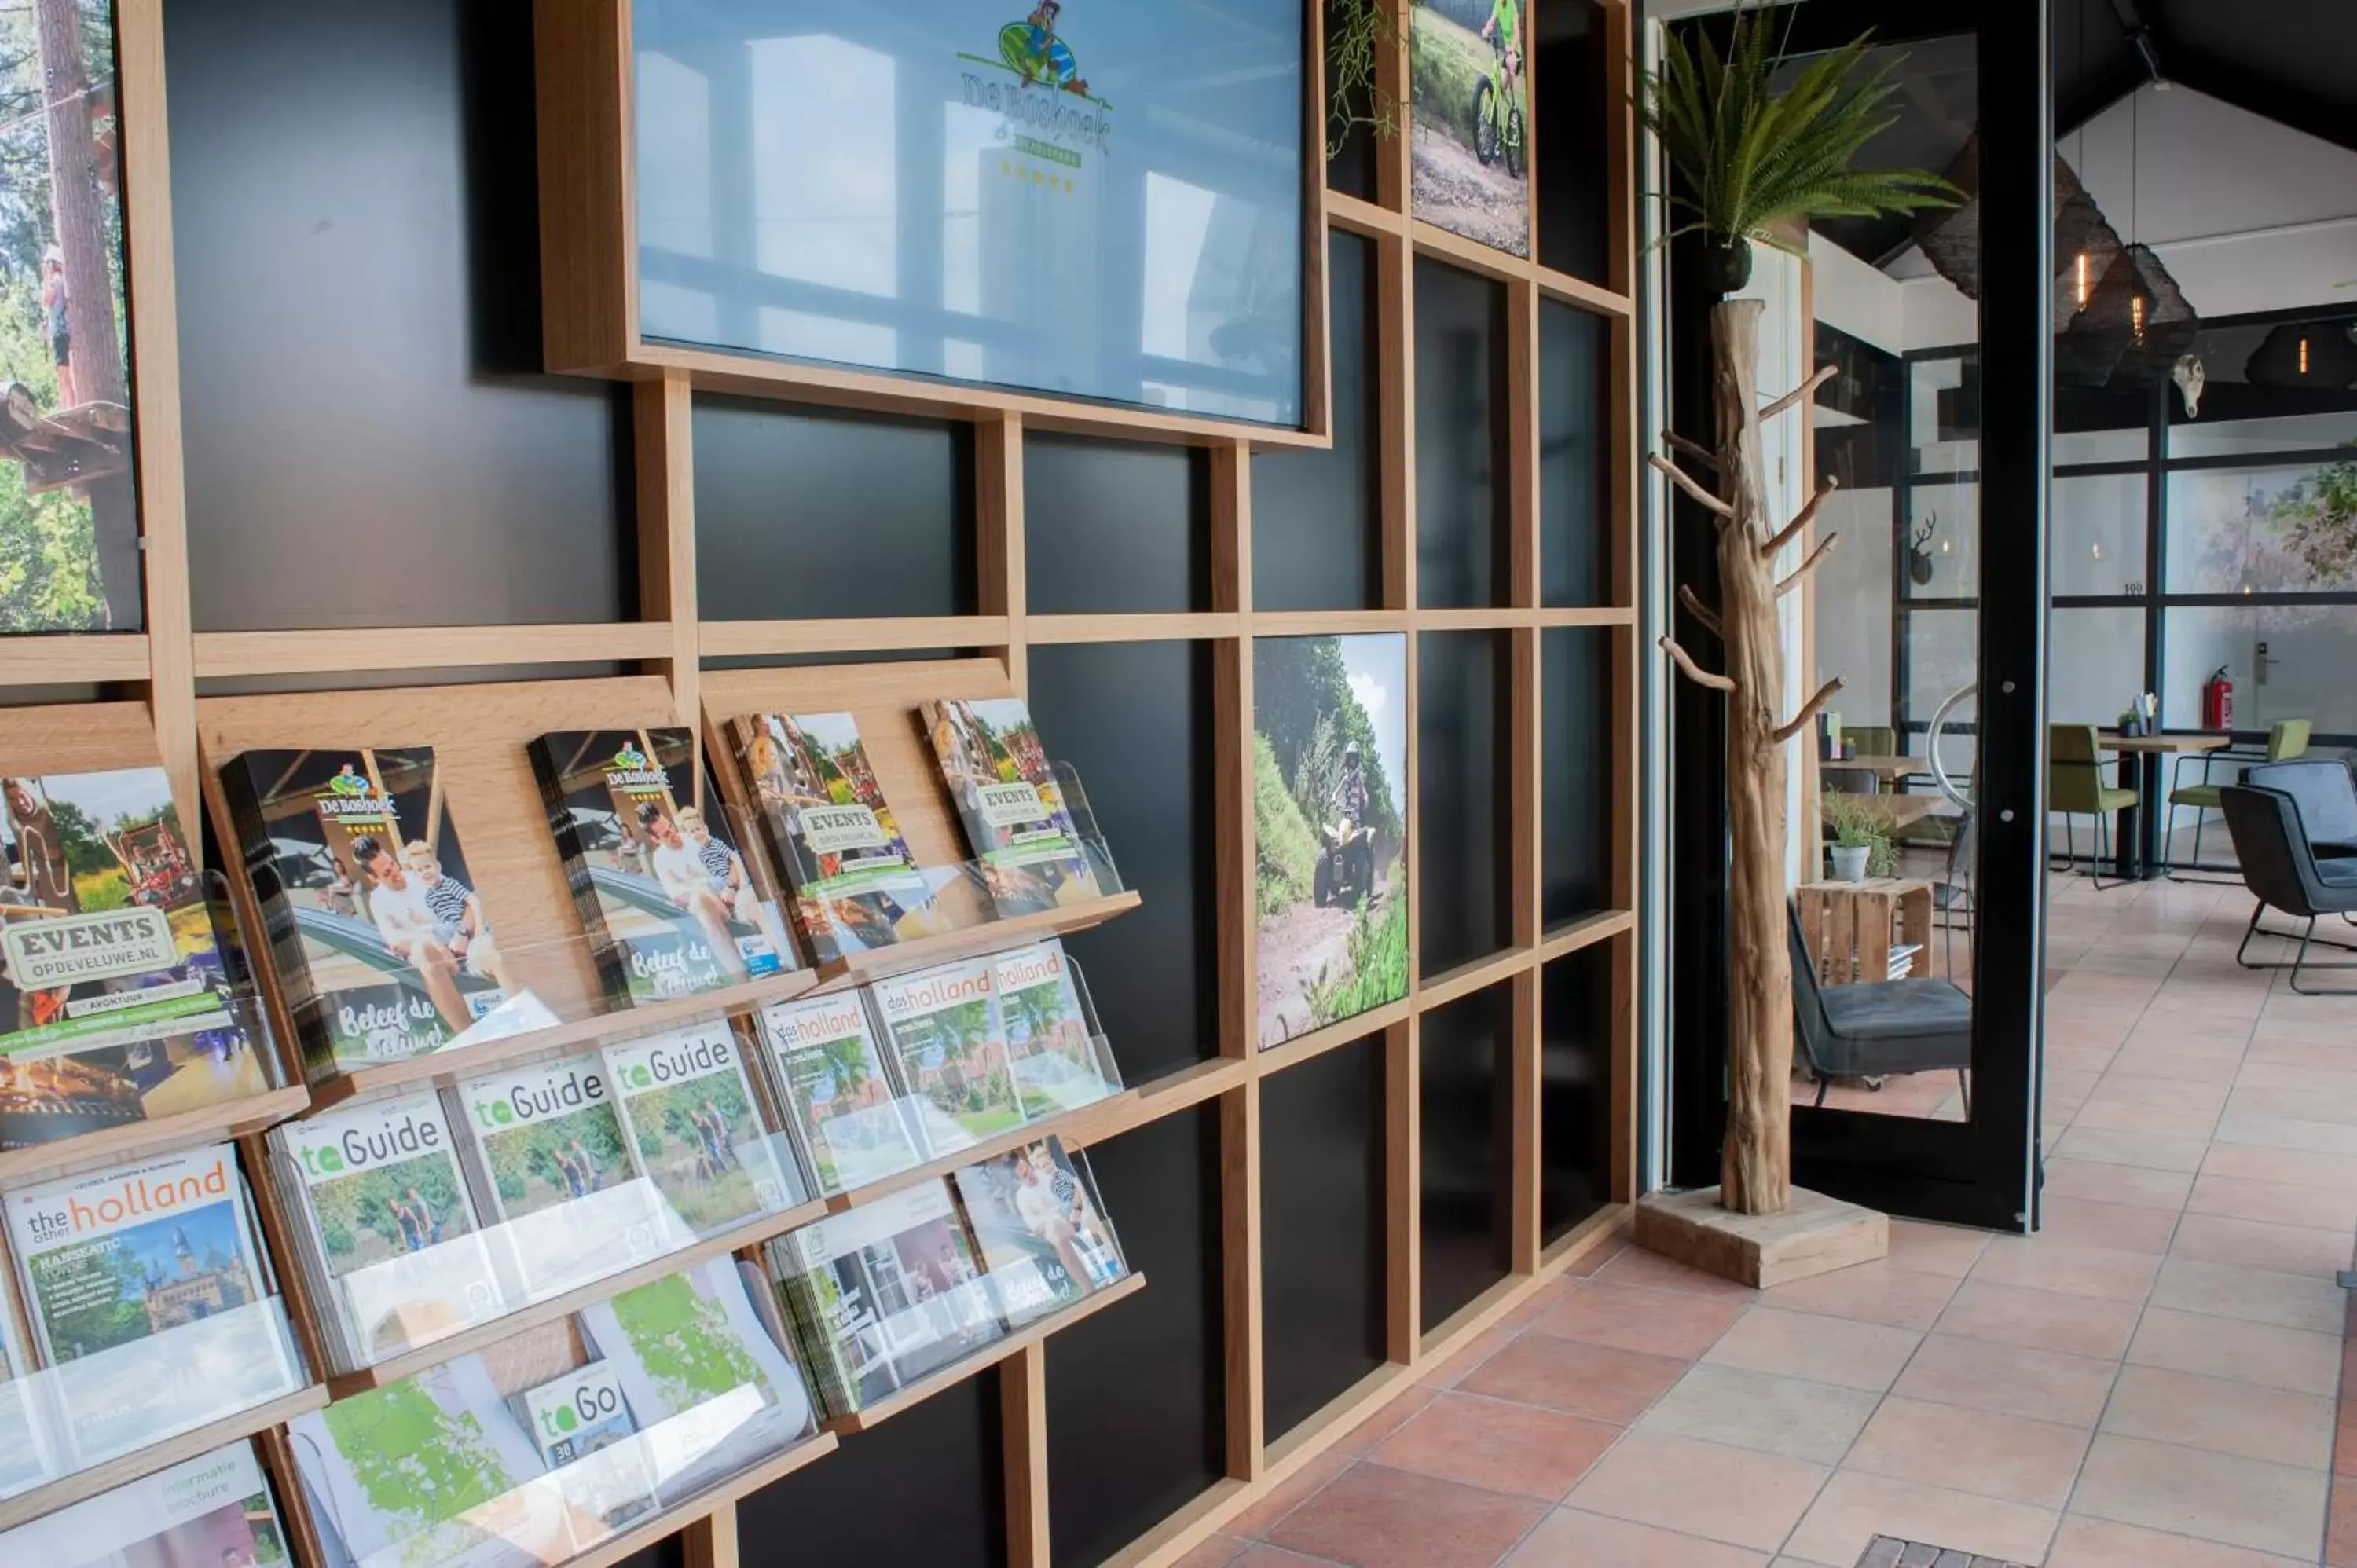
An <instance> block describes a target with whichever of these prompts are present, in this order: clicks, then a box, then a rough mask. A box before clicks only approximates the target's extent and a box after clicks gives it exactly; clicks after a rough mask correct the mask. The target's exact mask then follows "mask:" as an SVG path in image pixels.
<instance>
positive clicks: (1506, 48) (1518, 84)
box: [1049, 0, 1523, 103]
mask: <svg viewBox="0 0 2357 1568" xmlns="http://www.w3.org/2000/svg"><path fill="white" fill-rule="evenodd" d="M1049 4H1050V5H1052V4H1054V0H1049ZM1522 23H1523V0H1490V19H1489V20H1488V21H1486V22H1484V23H1482V24H1481V37H1482V38H1485V39H1491V40H1493V41H1495V42H1496V44H1497V45H1498V47H1499V48H1500V50H1501V51H1502V52H1503V54H1504V56H1505V64H1506V102H1509V103H1516V102H1521V101H1522V96H1523V27H1522Z"/></svg>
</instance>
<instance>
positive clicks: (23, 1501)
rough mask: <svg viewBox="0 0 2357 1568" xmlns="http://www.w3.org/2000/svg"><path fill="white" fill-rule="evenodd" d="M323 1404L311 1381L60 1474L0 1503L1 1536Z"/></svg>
mask: <svg viewBox="0 0 2357 1568" xmlns="http://www.w3.org/2000/svg"><path fill="white" fill-rule="evenodd" d="M327 1402H328V1391H327V1390H326V1389H325V1388H323V1387H321V1386H320V1385H318V1384H317V1383H314V1384H312V1385H311V1386H310V1387H309V1388H307V1389H297V1390H296V1391H295V1392H293V1393H291V1394H286V1395H284V1396H283V1397H281V1398H278V1399H274V1400H272V1401H270V1402H268V1403H266V1404H258V1405H255V1406H254V1407H253V1409H251V1410H242V1411H240V1412H237V1413H236V1414H235V1415H231V1416H225V1417H223V1418H222V1419H221V1420H220V1421H216V1422H212V1423H209V1424H207V1425H204V1426H199V1427H197V1428H196V1429H195V1430H193V1431H189V1432H183V1433H182V1434H179V1435H178V1437H167V1438H166V1439H165V1440H164V1441H163V1442H161V1443H154V1444H148V1445H147V1446H146V1447H145V1448H140V1449H136V1450H134V1451H133V1452H131V1453H129V1454H125V1455H122V1456H120V1457H119V1458H114V1459H109V1460H108V1461H106V1463H104V1464H102V1465H93V1466H91V1467H90V1468H88V1469H87V1470H77V1471H75V1472H74V1473H73V1474H72V1475H70V1476H60V1477H58V1478H57V1479H56V1480H54V1481H51V1482H49V1483H48V1484H47V1485H45V1486H39V1487H34V1488H33V1489H32V1490H31V1491H29V1492H20V1493H18V1494H17V1495H16V1496H15V1497H13V1498H9V1499H8V1500H7V1501H5V1502H0V1532H5V1531H7V1530H14V1529H16V1527H17V1526H18V1525H20V1524H23V1523H25V1522H26V1521H27V1520H36V1519H38V1518H40V1517H41V1516H42V1515H43V1514H48V1513H55V1512H56V1511H57V1510H58V1509H61V1508H64V1507H66V1506H67V1505H68V1504H70V1503H78V1502H81V1501H82V1500H83V1499H84V1498H94V1497H96V1496H98V1495H99V1494H100V1493H101V1492H106V1491H112V1490H113V1489H114V1488H115V1487H120V1486H123V1485H124V1484H126V1483H128V1482H131V1481H135V1480H137V1479H139V1477H142V1476H152V1475H154V1474H155V1473H156V1471H158V1470H168V1469H170V1468H171V1467H172V1466H175V1465H178V1464H179V1463H180V1462H181V1461H182V1460H185V1459H194V1458H196V1457H197V1456H198V1455H200V1454H210V1453H211V1452H212V1451H213V1450H214V1449H216V1448H219V1447H221V1446H222V1445H223V1444H230V1443H235V1442H237V1441H239V1440H240V1439H242V1438H247V1437H252V1436H253V1435H254V1434H256V1433H262V1432H267V1431H269V1430H270V1429H271V1428H272V1427H274V1426H278V1425H281V1424H283V1423H286V1422H290V1421H292V1420H294V1419H295V1418H296V1416H298V1415H301V1414H303V1413H304V1412H306V1411H314V1410H317V1409H318V1408H319V1407H321V1406H322V1405H324V1404H326V1403H327Z"/></svg>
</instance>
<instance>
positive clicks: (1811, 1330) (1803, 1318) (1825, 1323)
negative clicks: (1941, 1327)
mask: <svg viewBox="0 0 2357 1568" xmlns="http://www.w3.org/2000/svg"><path fill="white" fill-rule="evenodd" d="M1922 1337H1923V1336H1922V1335H1921V1333H1920V1332H1918V1331H1917V1330H1915V1329H1911V1328H1892V1327H1889V1326H1886V1325H1884V1324H1879V1323H1854V1322H1851V1321H1849V1320H1848V1319H1846V1318H1839V1317H1820V1316H1817V1315H1816V1314H1814V1313H1803V1312H1780V1311H1778V1310H1776V1309H1775V1308H1773V1307H1764V1306H1762V1307H1754V1308H1752V1310H1751V1311H1749V1312H1748V1313H1746V1314H1744V1316H1743V1317H1742V1319H1741V1321H1739V1322H1738V1323H1737V1324H1736V1325H1735V1326H1734V1327H1732V1328H1730V1329H1728V1330H1727V1332H1726V1333H1725V1334H1723V1335H1721V1336H1720V1337H1719V1340H1718V1343H1717V1344H1716V1345H1713V1346H1712V1347H1711V1348H1710V1352H1709V1354H1708V1355H1706V1356H1705V1357H1704V1358H1703V1359H1704V1360H1705V1361H1706V1362H1707V1363H1709V1364H1711V1365H1713V1366H1720V1367H1741V1368H1743V1369H1746V1370H1747V1371H1753V1372H1769V1373H1772V1374H1774V1375H1776V1376H1779V1377H1791V1378H1807V1379H1809V1380H1813V1381H1815V1382H1820V1383H1834V1384H1836V1385H1838V1386H1840V1387H1842V1388H1848V1389H1865V1390H1867V1391H1870V1392H1874V1393H1880V1392H1882V1391H1884V1390H1886V1389H1888V1388H1889V1387H1890V1385H1891V1382H1892V1381H1893V1380H1895V1379H1896V1378H1897V1377H1898V1376H1899V1372H1900V1369H1901V1368H1902V1367H1904V1366H1906V1364H1907V1358H1908V1357H1909V1356H1910V1355H1912V1354H1913V1353H1914V1350H1915V1346H1916V1344H1917V1342H1918V1341H1920V1340H1921V1338H1922Z"/></svg>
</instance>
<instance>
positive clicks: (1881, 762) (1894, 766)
mask: <svg viewBox="0 0 2357 1568" xmlns="http://www.w3.org/2000/svg"><path fill="white" fill-rule="evenodd" d="M1817 768H1818V769H1819V770H1820V771H1822V772H1826V773H1831V772H1834V771H1835V770H1836V769H1841V768H1846V769H1848V770H1849V771H1850V772H1852V773H1876V774H1879V775H1881V776H1882V777H1883V778H1885V779H1906V778H1910V777H1911V776H1912V775H1914V774H1918V773H1929V772H1931V771H1932V759H1931V758H1930V757H1824V758H1821V759H1820V760H1819V761H1818V763H1817Z"/></svg>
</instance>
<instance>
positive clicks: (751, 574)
mask: <svg viewBox="0 0 2357 1568" xmlns="http://www.w3.org/2000/svg"><path fill="white" fill-rule="evenodd" d="M694 439H695V576H696V587H695V591H696V596H697V607H698V608H699V609H700V610H701V611H702V613H703V615H704V618H705V619H706V620H783V619H788V618H804V617H807V618H813V619H825V618H832V617H835V616H950V615H972V614H973V613H974V593H975V588H974V582H975V579H974V427H973V426H972V425H968V424H946V423H942V422H937V421H933V420H922V419H891V418H887V417H885V416H883V415H880V414H860V415H856V416H853V415H848V414H836V413H825V412H823V411H821V410H818V409H812V408H799V407H794V406H792V405H790V404H785V403H770V402H764V401H761V400H759V399H754V398H736V397H716V396H710V395H705V396H699V397H698V398H696V400H695V435H694Z"/></svg>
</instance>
